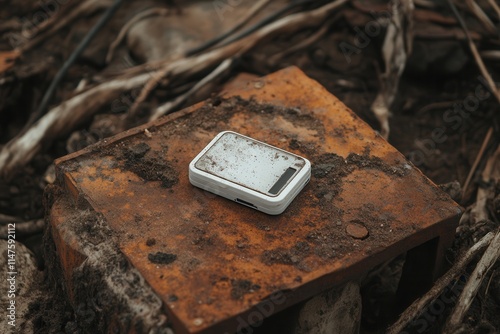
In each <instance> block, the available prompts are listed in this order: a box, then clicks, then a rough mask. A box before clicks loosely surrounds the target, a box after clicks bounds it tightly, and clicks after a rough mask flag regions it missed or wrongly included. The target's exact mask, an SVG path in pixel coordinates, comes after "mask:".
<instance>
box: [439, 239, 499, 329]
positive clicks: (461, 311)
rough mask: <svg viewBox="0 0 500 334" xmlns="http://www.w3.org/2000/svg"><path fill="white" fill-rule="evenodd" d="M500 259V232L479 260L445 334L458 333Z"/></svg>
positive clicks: (450, 318) (449, 320)
mask: <svg viewBox="0 0 500 334" xmlns="http://www.w3.org/2000/svg"><path fill="white" fill-rule="evenodd" d="M499 257H500V230H499V231H498V232H497V234H496V235H495V237H494V238H493V240H492V241H491V243H490V245H489V247H488V249H486V251H485V252H484V254H483V256H482V258H481V260H479V262H478V264H477V265H476V268H475V269H474V271H473V272H472V275H471V276H470V277H469V281H468V282H467V284H466V285H465V287H464V290H463V291H462V293H461V294H460V297H459V299H458V302H457V304H456V305H455V309H454V310H453V313H452V314H451V316H450V317H449V318H448V323H447V324H446V326H445V329H444V331H443V333H444V334H452V333H456V331H457V330H458V329H459V327H460V324H461V323H462V321H463V319H464V316H465V314H466V313H467V311H468V310H469V308H470V306H471V304H472V302H473V301H474V297H475V296H476V294H477V291H478V290H479V287H480V286H481V283H482V282H483V280H484V279H485V277H486V275H487V274H488V271H489V270H490V269H491V267H492V266H493V265H494V264H495V262H496V261H498V258H499Z"/></svg>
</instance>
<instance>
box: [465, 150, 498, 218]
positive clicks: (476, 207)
mask: <svg viewBox="0 0 500 334" xmlns="http://www.w3.org/2000/svg"><path fill="white" fill-rule="evenodd" d="M491 180H494V181H498V180H500V145H499V146H498V147H497V149H496V151H495V153H494V154H493V155H492V156H491V157H489V159H488V161H487V162H486V166H485V167H484V170H483V173H482V181H483V182H484V184H490V181H491ZM494 183H495V182H493V185H492V186H490V187H487V188H486V187H480V188H479V189H478V190H477V196H476V202H475V203H474V204H473V206H472V209H471V212H470V219H471V222H472V223H473V224H474V223H477V222H479V221H481V220H485V219H488V209H487V208H486V204H487V202H488V200H492V199H493V197H494V196H495V189H494Z"/></svg>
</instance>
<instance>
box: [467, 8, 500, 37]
mask: <svg viewBox="0 0 500 334" xmlns="http://www.w3.org/2000/svg"><path fill="white" fill-rule="evenodd" d="M466 3H467V7H469V10H470V11H471V12H472V13H473V14H474V15H475V16H476V18H477V19H478V20H479V22H481V23H482V25H483V26H484V28H485V29H486V30H488V32H489V33H490V34H492V35H495V34H496V33H497V28H496V27H495V24H494V23H493V22H492V21H491V20H490V18H489V17H488V15H486V14H485V12H484V11H483V10H482V9H481V7H479V5H478V4H477V3H476V2H475V1H474V0H466Z"/></svg>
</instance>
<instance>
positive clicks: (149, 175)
mask: <svg viewBox="0 0 500 334" xmlns="http://www.w3.org/2000/svg"><path fill="white" fill-rule="evenodd" d="M150 149H151V148H150V147H149V145H148V144H146V143H139V144H137V145H134V146H132V147H130V148H127V149H126V150H125V152H124V153H123V156H122V159H123V160H125V164H124V167H125V169H127V170H129V171H131V172H132V173H134V174H136V175H137V176H139V177H140V178H142V179H144V180H145V181H161V186H162V187H164V188H171V187H172V186H174V185H175V184H177V183H178V182H179V176H178V173H177V171H176V170H175V168H174V167H173V166H172V165H171V164H170V163H169V162H168V161H166V160H165V159H162V158H158V157H154V156H153V157H152V156H147V155H146V154H147V153H148V152H149V151H150Z"/></svg>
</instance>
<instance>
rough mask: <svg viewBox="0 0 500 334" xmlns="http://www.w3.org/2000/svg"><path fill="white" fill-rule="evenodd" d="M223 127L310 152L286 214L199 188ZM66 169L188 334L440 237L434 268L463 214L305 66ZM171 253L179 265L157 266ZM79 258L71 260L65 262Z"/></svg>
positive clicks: (236, 321) (283, 303) (81, 155)
mask: <svg viewBox="0 0 500 334" xmlns="http://www.w3.org/2000/svg"><path fill="white" fill-rule="evenodd" d="M146 128H147V129H148V131H149V132H148V133H147V134H148V135H146V133H145V132H144V129H146ZM223 130H233V131H237V132H240V133H242V134H244V135H247V136H250V137H253V138H255V139H258V140H262V141H265V142H267V143H269V144H271V145H274V146H277V147H280V148H283V149H285V150H288V151H291V152H295V153H297V154H299V155H301V156H304V157H307V158H308V159H309V160H311V163H312V165H313V173H312V178H311V181H310V183H309V184H308V185H307V186H306V188H305V189H304V190H303V192H302V193H301V194H299V196H298V197H297V198H296V199H295V200H294V201H293V202H292V204H291V205H290V207H289V208H288V209H287V210H286V211H285V212H284V213H283V214H281V215H278V216H269V215H266V214H264V213H261V212H258V211H255V210H252V209H249V208H246V207H243V206H241V205H239V204H236V203H233V202H231V201H229V200H226V199H224V198H221V197H217V196H214V195H212V194H210V193H207V192H204V191H202V190H200V189H198V188H195V187H193V186H192V185H191V184H190V183H189V180H188V164H189V162H190V161H191V160H192V159H193V158H194V156H195V155H196V154H197V153H198V152H199V151H200V150H201V149H203V148H204V147H205V145H206V144H207V143H208V142H209V141H210V140H211V139H212V138H213V137H214V136H215V135H216V134H217V133H218V132H220V131H223ZM149 133H151V135H149ZM56 166H57V171H58V178H59V181H60V182H61V183H64V184H65V185H66V187H67V189H68V191H67V195H68V196H70V197H73V199H74V200H75V203H79V205H81V203H82V202H84V203H86V204H87V205H88V206H90V207H91V208H92V209H93V210H96V211H97V212H100V213H102V214H103V216H104V217H105V219H106V221H107V223H108V224H109V227H110V228H111V230H112V231H113V232H114V233H115V234H116V236H117V240H118V241H117V242H118V246H119V248H120V249H121V251H122V252H123V254H124V255H125V256H126V258H127V259H128V260H129V261H130V263H131V264H132V265H133V266H134V267H135V268H137V270H139V272H140V273H141V274H142V275H143V277H144V278H145V279H146V281H147V282H148V283H149V284H150V286H151V287H152V288H153V289H154V291H155V292H156V293H157V294H158V296H160V298H161V299H162V300H163V302H164V305H165V310H166V313H167V314H168V315H169V316H170V318H171V319H172V320H173V322H174V329H175V330H176V332H179V333H202V332H203V333H224V332H225V331H227V332H228V333H229V332H234V331H235V330H236V329H237V327H238V326H241V324H242V323H248V324H251V323H252V322H255V321H257V322H258V321H259V319H260V315H263V316H269V315H270V314H272V313H275V312H277V311H279V310H282V309H284V308H285V307H288V306H290V305H292V304H295V303H297V302H299V301H302V300H305V299H307V298H310V297H312V296H314V295H316V294H318V293H319V292H321V291H323V290H325V289H327V288H330V287H333V286H335V285H338V284H340V283H342V282H345V281H346V280H349V279H355V278H356V277H359V275H360V274H362V273H363V272H366V271H367V270H369V269H370V268H372V267H373V266H375V265H377V264H380V263H382V262H384V261H386V260H388V259H390V258H392V257H394V256H396V255H398V254H401V253H403V252H405V251H407V250H409V249H412V248H414V247H416V246H419V245H422V244H424V243H425V242H427V241H429V240H431V239H434V238H439V239H438V240H439V245H438V247H437V249H436V252H435V253H434V255H435V257H436V259H435V260H436V265H435V266H434V268H432V270H434V269H435V268H437V267H438V266H439V262H440V260H441V258H442V255H443V250H444V248H445V247H447V246H448V245H449V244H450V242H451V240H452V238H453V236H454V228H455V226H456V224H457V220H458V217H459V215H460V213H461V210H460V207H459V206H458V205H457V204H456V203H454V202H453V201H452V200H451V199H449V197H447V195H445V194H444V193H442V192H441V191H440V190H439V189H438V188H437V187H436V186H435V185H434V184H433V183H432V182H430V181H429V180H428V179H427V178H426V177H425V176H424V175H422V173H421V172H420V171H419V170H417V169H415V168H414V167H413V166H412V165H411V164H410V163H408V162H407V161H406V159H405V158H404V156H403V155H401V154H400V153H399V152H398V151H397V150H396V149H395V148H394V147H392V146H391V145H389V144H388V143H387V142H386V141H385V140H383V139H382V138H381V137H380V136H379V135H378V134H376V132H375V131H374V130H373V129H371V128H370V127H369V126H368V125H367V124H365V123H364V122H363V121H362V120H360V119H359V118H358V117H357V116H356V115H355V114H354V113H353V112H352V111H351V110H349V109H348V108H347V107H346V106H345V105H344V104H342V102H340V101H339V100H338V99H337V98H335V97H334V96H332V95H331V94H330V93H329V92H327V91H326V90H325V89H324V88H323V87H322V86H321V85H319V84H318V83H317V82H316V81H314V80H312V79H310V78H308V77H306V76H305V75H304V74H303V73H302V72H301V71H300V70H298V69H296V68H288V69H285V70H282V71H280V72H277V73H274V74H271V75H269V76H267V77H264V78H261V79H257V80H253V81H250V82H248V83H247V84H245V85H243V87H240V88H235V89H233V90H231V91H228V92H224V93H223V94H222V97H221V98H220V99H219V98H216V99H213V100H210V101H207V102H205V103H201V104H197V105H195V106H193V107H190V108H187V109H185V110H184V111H181V112H179V113H176V114H173V115H171V116H168V117H166V118H163V119H161V120H159V121H156V122H154V123H150V124H146V125H144V126H142V127H139V128H136V129H133V130H130V131H127V132H125V133H123V134H120V135H118V136H115V137H113V138H111V139H108V140H107V141H105V142H103V143H100V144H98V146H95V147H92V148H88V149H86V150H83V151H81V152H77V153H75V154H72V155H69V156H67V157H64V158H61V159H59V160H58V161H57V163H56ZM54 214H56V215H57V212H52V215H54ZM53 228H54V229H55V230H56V233H57V234H58V235H61V234H64V230H58V228H57V224H56V225H55V226H53ZM366 231H367V232H368V234H366ZM349 233H351V234H352V235H351V234H349ZM58 240H59V242H63V240H67V239H65V238H64V236H60V237H59V239H58ZM66 242H68V241H66ZM69 242H71V241H69ZM65 247H66V248H65V249H67V248H68V247H69V248H71V247H72V246H71V245H66V246H65ZM74 248H75V249H76V248H77V247H76V246H75V247H74ZM69 253H70V252H67V251H66V252H65V253H64V254H61V256H62V258H63V260H64V258H65V257H68V256H69V257H71V255H68V254H69ZM162 253H163V254H164V258H163V260H165V259H167V260H168V261H164V262H163V263H161V258H160V261H159V262H160V263H155V262H158V261H153V262H152V259H153V260H154V256H155V255H158V254H162ZM165 254H167V255H165ZM79 262H80V261H67V264H68V265H66V266H64V270H66V271H68V272H70V271H71V270H72V269H73V268H71V264H72V263H73V264H74V265H78V263H79ZM431 274H432V273H431ZM259 314H260V315H259Z"/></svg>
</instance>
